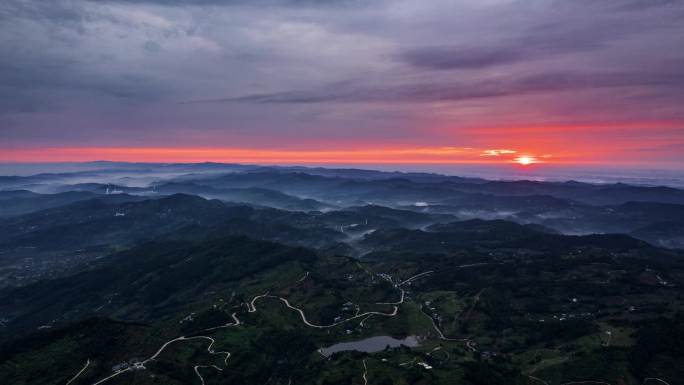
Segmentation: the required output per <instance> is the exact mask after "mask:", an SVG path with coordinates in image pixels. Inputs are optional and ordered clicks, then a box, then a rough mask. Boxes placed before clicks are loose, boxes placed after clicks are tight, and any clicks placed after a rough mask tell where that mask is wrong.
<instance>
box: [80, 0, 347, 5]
mask: <svg viewBox="0 0 684 385" xmlns="http://www.w3.org/2000/svg"><path fill="white" fill-rule="evenodd" d="M88 1H91V2H94V3H123V4H125V3H128V4H156V5H163V6H192V5H216V6H231V5H285V6H287V5H305V6H306V5H317V6H326V5H343V4H358V3H359V2H358V0H88Z"/></svg>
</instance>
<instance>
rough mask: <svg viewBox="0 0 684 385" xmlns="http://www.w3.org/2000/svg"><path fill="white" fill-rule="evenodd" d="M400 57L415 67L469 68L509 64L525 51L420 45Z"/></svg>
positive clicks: (523, 55) (503, 48) (519, 57)
mask: <svg viewBox="0 0 684 385" xmlns="http://www.w3.org/2000/svg"><path fill="white" fill-rule="evenodd" d="M399 57H400V59H401V60H403V61H405V62H407V63H409V64H411V65H413V66H416V67H423V68H430V69H469V68H484V67H489V66H494V65H499V64H509V63H514V62H517V61H520V60H523V59H525V57H526V56H525V53H524V52H522V51H520V50H517V49H511V48H507V47H502V48H498V49H487V48H464V49H460V48H455V47H420V48H414V49H410V50H408V51H406V52H403V53H402V54H400V56H399Z"/></svg>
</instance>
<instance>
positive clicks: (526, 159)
mask: <svg viewBox="0 0 684 385" xmlns="http://www.w3.org/2000/svg"><path fill="white" fill-rule="evenodd" d="M514 160H515V161H516V162H517V163H518V164H521V165H523V166H527V165H529V164H532V163H537V162H538V160H537V158H535V157H534V156H528V155H521V156H519V157H517V158H515V159H514Z"/></svg>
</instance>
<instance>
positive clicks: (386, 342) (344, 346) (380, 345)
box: [318, 336, 420, 357]
mask: <svg viewBox="0 0 684 385" xmlns="http://www.w3.org/2000/svg"><path fill="white" fill-rule="evenodd" d="M401 345H404V346H407V347H410V348H414V347H416V346H419V345H420V341H419V340H418V337H416V336H408V337H406V338H404V339H403V340H398V339H396V338H392V337H390V336H376V337H370V338H366V339H363V340H359V341H352V342H340V343H338V344H335V345H332V346H329V347H327V348H320V349H319V350H318V351H319V352H320V353H321V354H322V355H324V356H326V357H329V356H330V355H331V354H333V353H337V352H344V351H348V350H356V351H359V352H365V353H375V352H379V351H381V350H384V349H385V347H387V346H389V347H391V348H396V347H399V346H401Z"/></svg>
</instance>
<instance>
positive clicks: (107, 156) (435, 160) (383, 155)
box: [0, 147, 559, 164]
mask: <svg viewBox="0 0 684 385" xmlns="http://www.w3.org/2000/svg"><path fill="white" fill-rule="evenodd" d="M516 153H519V152H518V151H515V150H488V149H481V148H471V147H421V148H377V149H349V150H337V149H335V150H294V149H250V148H172V147H163V148H153V147H80V148H79V147H68V148H67V147H59V148H54V147H53V148H30V149H4V150H0V162H10V163H22V162H25V163H42V162H87V161H95V160H108V161H121V162H162V163H163V162H179V163H181V162H233V163H253V164H316V163H319V164H326V163H328V164H334V163H337V164H344V163H348V164H373V163H377V164H392V163H395V164H450V163H452V164H459V163H463V164H505V163H509V162H511V161H514V160H516V159H518V158H521V157H518V158H514V155H515V154H516ZM483 154H484V155H487V156H483ZM533 159H534V160H537V158H536V157H534V158H533ZM554 163H559V162H558V161H557V160H554Z"/></svg>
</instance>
